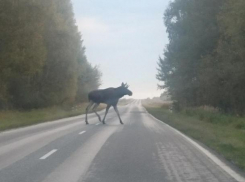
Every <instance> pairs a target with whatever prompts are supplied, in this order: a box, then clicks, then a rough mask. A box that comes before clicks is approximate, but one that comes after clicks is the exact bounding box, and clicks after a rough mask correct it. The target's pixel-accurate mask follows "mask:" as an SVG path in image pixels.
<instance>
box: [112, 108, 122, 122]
mask: <svg viewBox="0 0 245 182" xmlns="http://www.w3.org/2000/svg"><path fill="white" fill-rule="evenodd" d="M113 107H114V110H115V111H116V113H117V116H118V118H119V120H120V123H121V124H123V122H122V120H121V117H120V114H119V112H118V109H117V105H115V106H113Z"/></svg>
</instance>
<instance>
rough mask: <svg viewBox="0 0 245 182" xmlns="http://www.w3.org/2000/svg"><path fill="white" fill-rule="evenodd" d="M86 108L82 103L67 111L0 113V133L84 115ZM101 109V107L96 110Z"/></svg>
mask: <svg viewBox="0 0 245 182" xmlns="http://www.w3.org/2000/svg"><path fill="white" fill-rule="evenodd" d="M86 106H87V103H83V104H80V105H78V106H76V107H73V108H69V109H68V108H62V107H50V108H45V109H35V110H31V111H0V131H3V130H8V129H13V128H19V127H24V126H30V125H35V124H38V123H43V122H47V121H52V120H57V119H61V118H66V117H72V116H77V115H81V114H84V113H85V109H86ZM103 108H104V106H103V105H101V106H99V108H98V110H101V109H103Z"/></svg>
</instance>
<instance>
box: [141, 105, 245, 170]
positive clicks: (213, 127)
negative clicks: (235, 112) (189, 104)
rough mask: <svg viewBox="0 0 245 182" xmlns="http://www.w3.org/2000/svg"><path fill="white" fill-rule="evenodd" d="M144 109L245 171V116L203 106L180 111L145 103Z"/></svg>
mask: <svg viewBox="0 0 245 182" xmlns="http://www.w3.org/2000/svg"><path fill="white" fill-rule="evenodd" d="M146 109H147V111H148V112H149V113H151V114H152V115H153V116H155V117H156V118H158V119H159V120H162V121H164V122H165V123H167V124H169V125H171V126H173V127H174V128H176V129H178V130H179V131H181V132H183V133H185V134H186V135H188V136H190V137H192V138H194V139H195V140H197V141H200V142H201V143H203V144H205V145H206V146H208V147H209V148H211V149H213V150H215V151H217V152H218V153H219V154H220V155H222V156H224V157H225V158H226V159H228V160H229V161H230V162H232V163H234V164H235V165H237V166H238V167H239V168H241V169H242V170H245V118H239V117H236V116H229V115H224V114H221V113H218V112H212V111H205V110H202V109H187V110H185V111H182V112H180V113H172V112H170V111H168V110H167V109H166V108H159V107H149V106H148V107H147V106H146Z"/></svg>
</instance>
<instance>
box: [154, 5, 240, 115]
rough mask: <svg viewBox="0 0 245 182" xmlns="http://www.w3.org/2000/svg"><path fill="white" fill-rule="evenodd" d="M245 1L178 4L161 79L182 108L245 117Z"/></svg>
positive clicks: (168, 17) (171, 15)
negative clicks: (203, 108)
mask: <svg viewBox="0 0 245 182" xmlns="http://www.w3.org/2000/svg"><path fill="white" fill-rule="evenodd" d="M244 17H245V1H244V0H215V1H213V0H199V1H196V0H174V1H172V2H171V3H170V4H169V7H168V8H167V10H166V11H165V14H164V22H165V25H166V27H167V32H168V35H169V44H168V45H167V46H166V48H165V50H164V55H163V57H160V59H159V62H158V74H157V79H158V80H160V81H162V82H163V84H162V85H159V87H160V88H162V89H166V90H167V91H168V92H169V94H170V95H171V96H172V99H173V100H174V101H175V102H176V103H178V105H179V106H180V107H196V106H202V105H209V106H213V107H217V108H220V109H221V110H223V111H224V112H233V113H237V114H244V113H245V84H244V83H245V59H244V58H245V19H244Z"/></svg>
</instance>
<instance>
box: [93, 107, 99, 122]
mask: <svg viewBox="0 0 245 182" xmlns="http://www.w3.org/2000/svg"><path fill="white" fill-rule="evenodd" d="M99 105H100V104H97V103H96V104H95V105H94V107H93V111H94V113H95V114H96V115H97V117H98V118H99V121H100V122H101V118H100V115H99V114H98V113H97V111H96V109H97V108H98V106H99Z"/></svg>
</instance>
